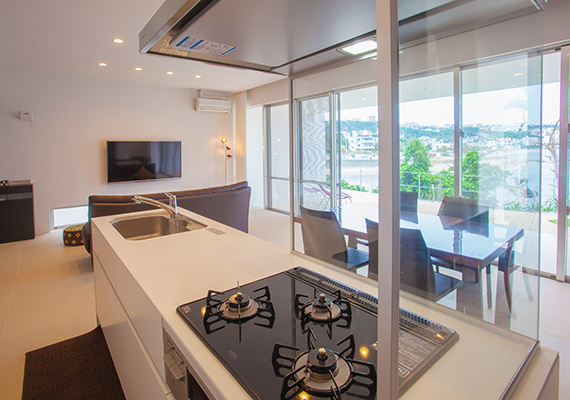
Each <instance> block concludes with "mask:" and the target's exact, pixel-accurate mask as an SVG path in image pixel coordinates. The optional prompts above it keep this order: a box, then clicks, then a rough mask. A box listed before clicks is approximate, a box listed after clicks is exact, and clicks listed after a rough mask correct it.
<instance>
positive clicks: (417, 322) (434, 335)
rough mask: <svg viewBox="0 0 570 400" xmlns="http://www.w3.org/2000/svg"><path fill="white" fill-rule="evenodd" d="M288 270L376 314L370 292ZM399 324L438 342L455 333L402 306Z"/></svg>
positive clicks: (300, 270)
mask: <svg viewBox="0 0 570 400" xmlns="http://www.w3.org/2000/svg"><path fill="white" fill-rule="evenodd" d="M288 272H289V273H291V274H293V275H294V276H296V277H298V278H300V279H303V280H305V281H307V282H309V283H311V284H313V285H316V286H319V287H321V288H323V289H324V290H327V291H329V292H330V293H335V292H338V293H340V295H341V296H342V297H343V298H345V299H347V300H349V301H351V302H353V303H356V304H358V305H360V306H361V307H363V308H365V309H366V310H368V311H370V312H371V313H373V314H374V315H378V298H377V297H375V296H372V295H371V294H368V293H365V292H361V291H360V290H358V289H355V288H353V287H351V286H348V285H345V284H343V283H340V282H337V281H335V280H334V279H331V278H328V277H326V276H324V275H321V274H319V273H318V272H314V271H311V270H308V269H306V268H303V267H296V268H293V269H291V270H289V271H288ZM400 326H401V327H404V328H407V329H408V330H410V331H412V332H415V333H417V334H419V335H421V336H423V337H425V338H428V339H430V340H432V341H434V342H436V343H438V344H443V343H445V342H446V341H447V340H448V339H450V338H451V337H453V336H454V335H455V332H454V331H452V330H451V329H449V328H446V327H445V326H443V325H440V324H438V323H435V322H433V321H431V320H429V319H427V318H424V317H421V316H419V315H417V314H414V313H412V312H410V311H408V310H405V309H403V308H400Z"/></svg>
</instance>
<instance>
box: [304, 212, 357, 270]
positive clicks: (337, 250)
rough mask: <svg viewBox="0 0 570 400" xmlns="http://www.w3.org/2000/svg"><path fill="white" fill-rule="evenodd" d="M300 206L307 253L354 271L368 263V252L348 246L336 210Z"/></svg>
mask: <svg viewBox="0 0 570 400" xmlns="http://www.w3.org/2000/svg"><path fill="white" fill-rule="evenodd" d="M299 208H300V209H301V232H302V234H303V246H304V249H305V254H306V255H309V256H311V257H315V258H318V259H319V260H323V261H326V262H329V263H331V264H334V265H337V266H339V267H343V268H347V269H349V270H353V271H354V270H356V269H357V268H359V267H362V266H364V265H366V264H368V253H367V252H365V251H362V250H358V249H354V248H351V247H347V245H346V239H345V237H344V233H343V232H342V228H341V226H340V223H339V222H338V219H337V218H336V214H335V213H334V211H330V210H311V209H308V208H305V207H302V206H300V207H299Z"/></svg>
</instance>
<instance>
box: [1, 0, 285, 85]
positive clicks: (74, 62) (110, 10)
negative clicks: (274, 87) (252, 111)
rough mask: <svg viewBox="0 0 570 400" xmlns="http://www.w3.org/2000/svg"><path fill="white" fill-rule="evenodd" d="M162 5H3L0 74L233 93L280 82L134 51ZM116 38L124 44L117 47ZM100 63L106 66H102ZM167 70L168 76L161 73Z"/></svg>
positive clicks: (73, 0) (134, 0)
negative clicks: (20, 73)
mask: <svg viewBox="0 0 570 400" xmlns="http://www.w3.org/2000/svg"><path fill="white" fill-rule="evenodd" d="M162 2H163V0H98V1H86V0H2V7H1V10H2V12H1V13H0V37H1V39H0V69H7V70H16V71H24V72H31V73H41V74H52V75H61V76H70V77H77V78H86V79H97V80H106V81H120V82H130V83H135V84H147V85H155V86H163V87H176V88H193V89H208V90H219V91H226V92H232V93H236V92H239V91H242V90H245V89H249V88H252V87H256V86H259V85H263V84H265V83H269V82H273V81H276V80H279V79H283V77H282V76H278V75H275V74H268V73H263V72H257V71H246V70H238V69H233V68H226V67H218V66H213V65H206V64H204V63H202V62H196V61H188V60H178V59H171V58H166V57H158V56H153V55H141V54H139V52H138V34H139V32H140V31H141V30H142V28H143V27H144V26H145V25H146V23H147V22H148V21H149V20H150V18H151V17H152V16H153V15H154V13H155V12H156V11H157V10H158V8H159V7H160V6H161V4H162ZM114 38H121V39H123V40H124V43H123V44H115V43H113V39H114ZM100 62H105V63H107V67H100V66H99V65H98V64H99V63H100ZM135 67H141V68H142V71H135V69H134V68H135ZM167 71H172V72H173V73H174V74H173V75H167V74H166V72H167ZM195 75H201V76H202V78H200V79H197V78H195Z"/></svg>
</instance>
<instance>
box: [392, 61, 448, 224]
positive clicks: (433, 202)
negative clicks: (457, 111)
mask: <svg viewBox="0 0 570 400" xmlns="http://www.w3.org/2000/svg"><path fill="white" fill-rule="evenodd" d="M454 131H455V128H454V99H453V72H444V73H440V74H433V75H428V76H423V77H417V78H411V79H404V80H402V81H401V82H400V190H401V191H403V192H415V193H418V200H419V201H418V208H419V211H420V212H424V213H428V214H436V213H437V206H438V203H437V202H438V201H441V199H442V198H443V196H446V195H447V196H450V195H451V196H452V195H453V188H454V179H453V168H454V157H455V155H454Z"/></svg>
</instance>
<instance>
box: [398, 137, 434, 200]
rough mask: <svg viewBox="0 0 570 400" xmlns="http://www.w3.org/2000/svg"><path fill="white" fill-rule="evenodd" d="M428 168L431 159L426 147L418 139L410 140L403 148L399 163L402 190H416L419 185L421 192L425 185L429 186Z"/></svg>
mask: <svg viewBox="0 0 570 400" xmlns="http://www.w3.org/2000/svg"><path fill="white" fill-rule="evenodd" d="M430 168H431V161H430V159H429V151H428V148H427V147H426V146H425V145H424V144H423V143H422V142H421V141H420V140H419V139H412V140H410V141H409V142H408V144H407V145H406V147H405V149H404V158H403V160H402V163H401V165H400V187H401V188H402V190H403V191H407V192H410V191H414V192H416V191H418V189H417V188H418V186H420V191H421V192H423V191H424V189H425V186H426V185H427V186H428V187H429V184H430V181H431V180H432V179H431V175H430V174H429V170H430ZM420 180H421V181H420ZM421 197H423V196H421Z"/></svg>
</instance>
